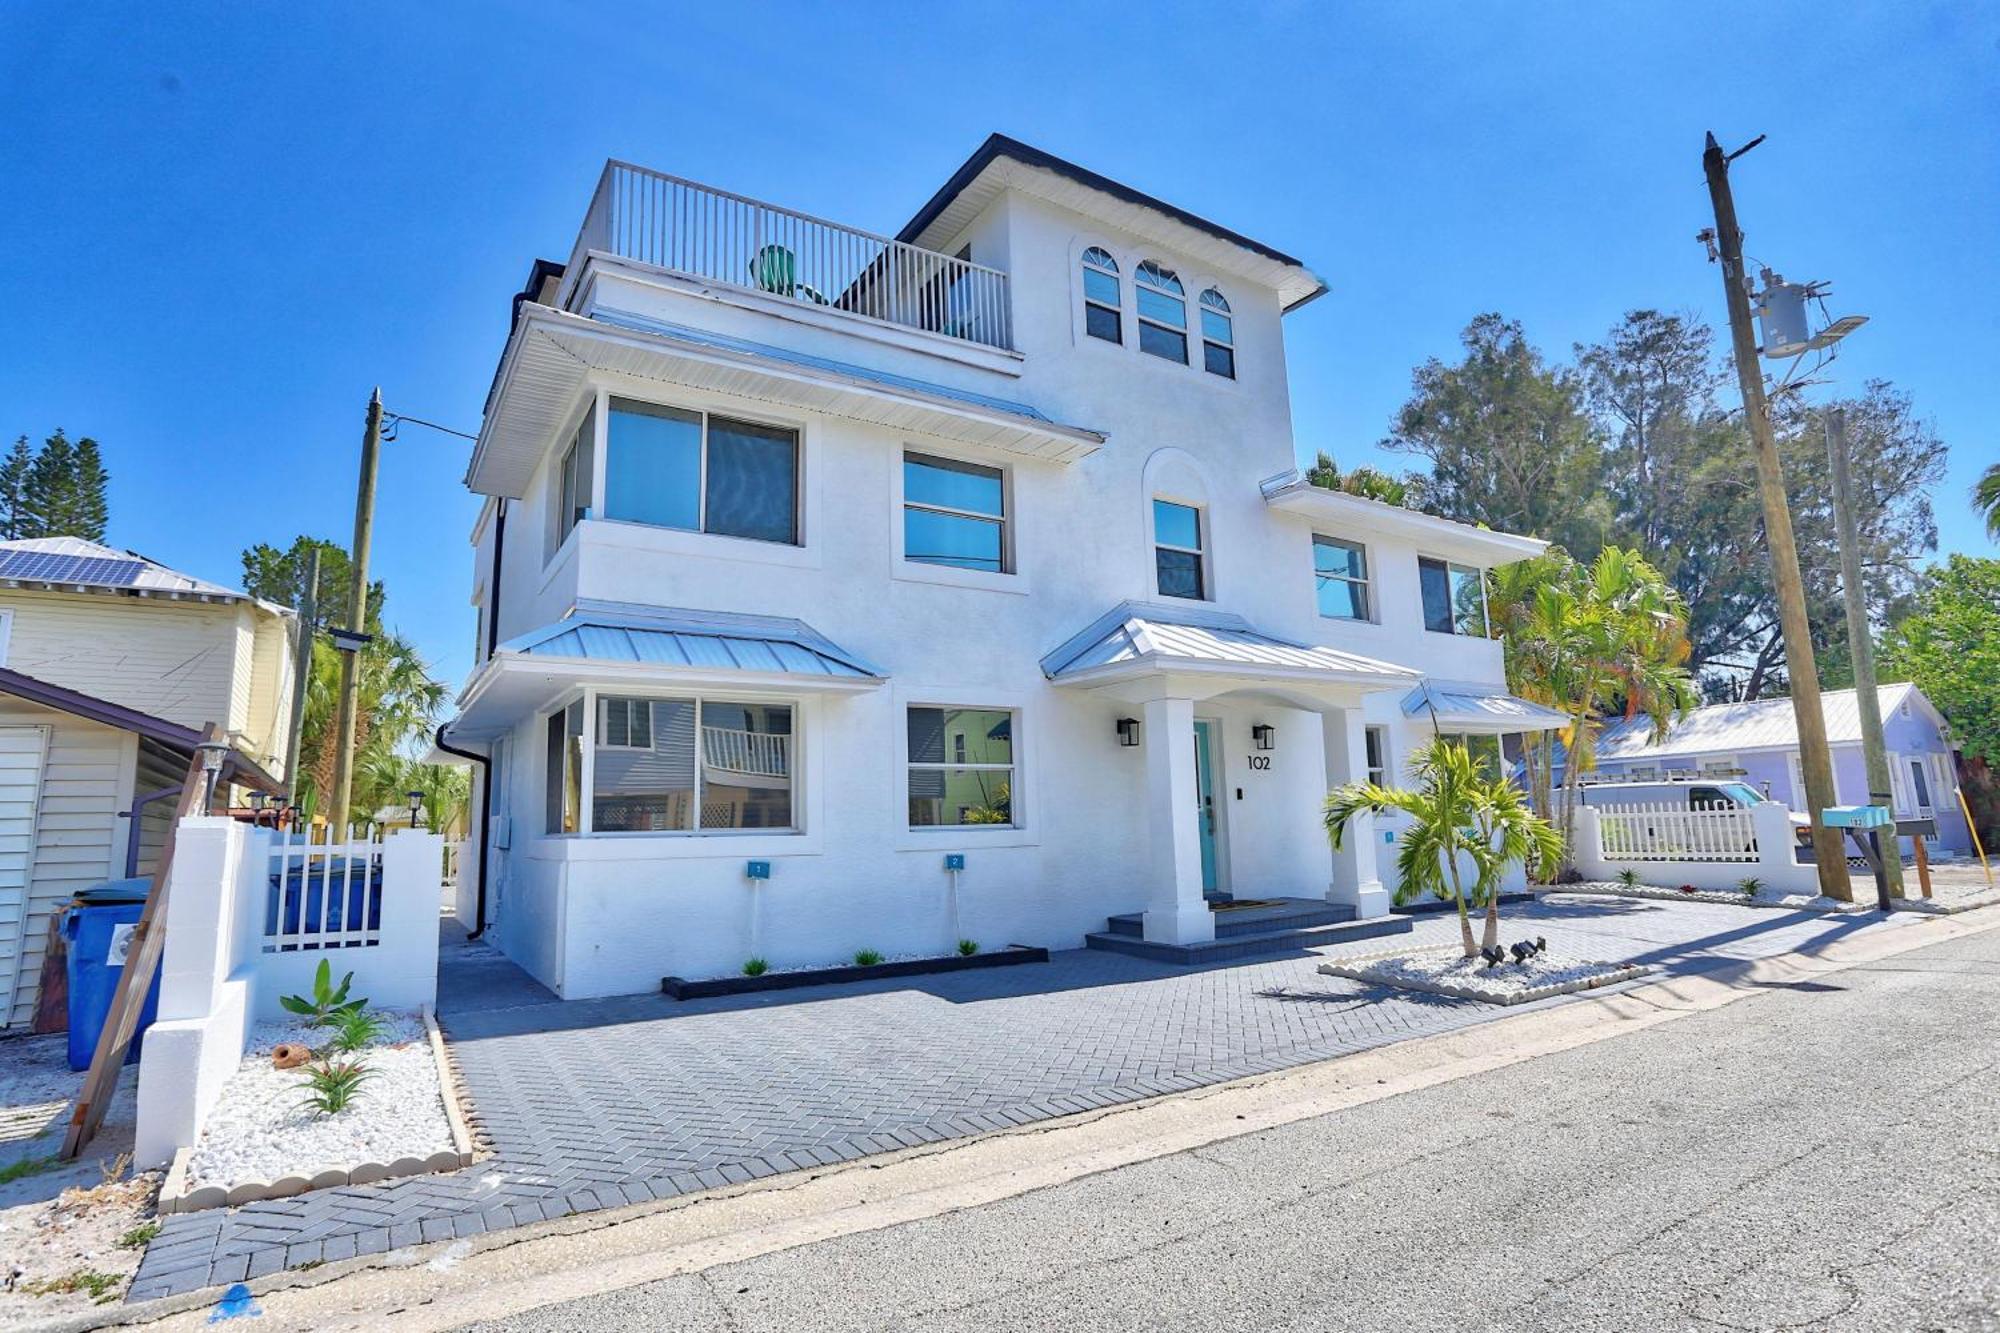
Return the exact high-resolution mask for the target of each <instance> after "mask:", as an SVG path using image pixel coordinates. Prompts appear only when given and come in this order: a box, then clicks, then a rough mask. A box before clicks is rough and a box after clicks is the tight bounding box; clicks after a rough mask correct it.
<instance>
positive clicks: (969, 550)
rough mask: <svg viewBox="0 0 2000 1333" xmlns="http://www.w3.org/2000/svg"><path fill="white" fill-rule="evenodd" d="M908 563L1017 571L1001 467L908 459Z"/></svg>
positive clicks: (905, 534) (905, 500)
mask: <svg viewBox="0 0 2000 1333" xmlns="http://www.w3.org/2000/svg"><path fill="white" fill-rule="evenodd" d="M903 558H904V559H905V560H914V561H916V562H918V563H919V564H926V565H949V566H950V567H952V568H953V569H982V570H985V571H987V572H989V573H993V574H1005V573H1011V572H1013V565H1012V561H1011V560H1010V558H1009V552H1008V545H1007V486H1006V477H1005V475H1004V474H1003V473H1002V472H1001V471H1000V469H999V468H993V467H981V466H980V465H979V464H977V463H961V462H957V461H956V460H954V459H949V458H933V457H931V456H930V455H928V454H915V453H908V454H904V455H903Z"/></svg>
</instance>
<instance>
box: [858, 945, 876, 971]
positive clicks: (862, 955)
mask: <svg viewBox="0 0 2000 1333" xmlns="http://www.w3.org/2000/svg"><path fill="white" fill-rule="evenodd" d="M881 961H882V955H881V954H879V953H877V952H876V951H875V950H873V949H856V950H855V951H854V965H855V966H856V967H873V966H875V964H877V963H879V962H881Z"/></svg>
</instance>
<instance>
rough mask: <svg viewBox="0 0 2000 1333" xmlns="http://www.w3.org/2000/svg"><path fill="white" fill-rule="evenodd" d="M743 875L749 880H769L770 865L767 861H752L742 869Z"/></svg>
mask: <svg viewBox="0 0 2000 1333" xmlns="http://www.w3.org/2000/svg"><path fill="white" fill-rule="evenodd" d="M743 873H744V874H745V875H747V876H748V877H749V878H751V879H769V878H771V863H770V862H769V861H752V862H750V864H749V865H747V866H745V867H744V868H743Z"/></svg>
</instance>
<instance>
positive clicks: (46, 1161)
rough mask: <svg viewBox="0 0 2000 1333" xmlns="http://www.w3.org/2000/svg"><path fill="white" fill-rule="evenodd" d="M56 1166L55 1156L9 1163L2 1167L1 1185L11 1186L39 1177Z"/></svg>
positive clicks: (24, 1158) (0, 1172) (0, 1169)
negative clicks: (17, 1182)
mask: <svg viewBox="0 0 2000 1333" xmlns="http://www.w3.org/2000/svg"><path fill="white" fill-rule="evenodd" d="M55 1164H56V1159H55V1158H54V1157H53V1156H50V1157H23V1158H22V1159H21V1160H20V1161H18V1162H9V1163H7V1165H5V1166H0V1185H11V1184H13V1183H14V1182H15V1181H17V1180H25V1179H26V1178H27V1177H29V1176H38V1175H40V1174H41V1173H42V1172H44V1171H47V1170H49V1169H50V1168H51V1167H53V1166H54V1165H55Z"/></svg>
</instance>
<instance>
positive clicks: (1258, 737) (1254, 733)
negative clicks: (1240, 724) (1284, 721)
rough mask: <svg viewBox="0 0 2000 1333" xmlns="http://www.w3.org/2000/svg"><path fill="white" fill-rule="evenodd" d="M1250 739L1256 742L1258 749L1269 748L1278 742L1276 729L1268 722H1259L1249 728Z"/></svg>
mask: <svg viewBox="0 0 2000 1333" xmlns="http://www.w3.org/2000/svg"><path fill="white" fill-rule="evenodd" d="M1250 739H1251V740H1253V741H1255V742H1257V748H1258V749H1260V750H1269V749H1271V748H1273V747H1274V746H1276V745H1277V743H1278V729H1277V728H1276V727H1274V726H1272V725H1271V724H1270V723H1268V722H1259V723H1258V724H1257V725H1256V726H1254V727H1252V728H1250Z"/></svg>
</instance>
